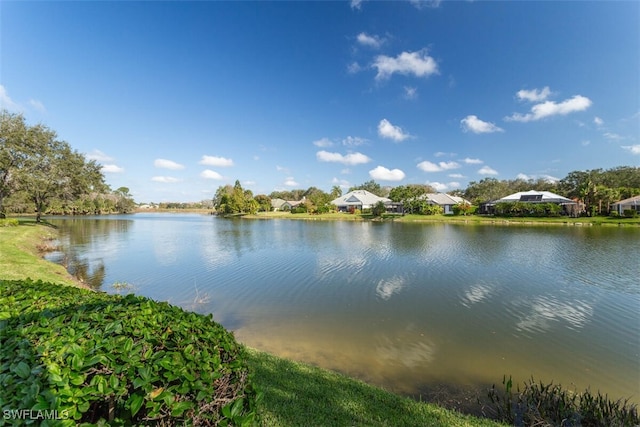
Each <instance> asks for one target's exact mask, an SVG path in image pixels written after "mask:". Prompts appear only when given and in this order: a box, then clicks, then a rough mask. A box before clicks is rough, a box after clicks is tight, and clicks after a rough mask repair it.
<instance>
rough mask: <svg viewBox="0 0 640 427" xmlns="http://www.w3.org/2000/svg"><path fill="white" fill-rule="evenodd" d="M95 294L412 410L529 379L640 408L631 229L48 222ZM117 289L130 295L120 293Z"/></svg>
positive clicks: (65, 256) (135, 219)
mask: <svg viewBox="0 0 640 427" xmlns="http://www.w3.org/2000/svg"><path fill="white" fill-rule="evenodd" d="M50 221H51V222H52V223H54V224H56V225H58V226H60V231H61V242H60V243H61V247H62V248H63V249H62V251H61V252H57V253H53V254H51V255H50V256H49V258H50V259H51V260H54V261H56V262H60V263H62V264H64V265H66V266H67V268H68V269H69V270H70V271H71V272H73V273H74V274H76V275H78V276H80V277H82V278H83V279H84V280H85V281H86V282H87V283H89V284H90V285H91V286H93V287H94V288H96V289H101V290H103V291H105V292H108V293H125V292H134V293H136V294H138V295H144V296H147V297H150V298H153V299H156V300H162V301H169V302H170V303H172V304H175V305H179V306H181V307H183V308H185V309H187V310H192V311H196V312H199V313H213V317H214V319H215V320H216V321H218V322H220V323H221V324H222V325H224V326H225V327H226V328H227V329H230V330H232V331H234V333H235V336H236V337H237V338H238V340H239V341H241V342H243V343H245V344H247V345H249V346H251V347H255V348H258V349H261V350H265V351H268V352H270V353H274V354H277V355H280V356H283V357H287V358H291V359H295V360H300V361H306V362H310V363H313V364H316V365H319V366H322V367H325V368H329V369H333V370H337V371H340V372H343V373H345V374H347V375H350V376H353V377H357V378H359V379H362V380H364V381H367V382H369V383H373V384H376V385H381V386H384V387H385V388H387V389H389V390H391V391H394V392H397V393H400V394H405V395H411V396H414V397H419V396H422V397H424V398H427V399H432V400H442V401H445V400H451V401H455V400H457V401H458V403H459V404H460V406H464V402H461V401H462V400H465V399H470V398H469V396H470V395H472V391H477V390H479V389H483V388H486V387H490V386H491V384H492V383H496V384H499V383H500V382H501V381H502V378H503V375H505V374H506V375H507V376H509V375H512V376H513V378H514V380H516V381H518V382H522V381H525V380H527V379H529V378H531V376H533V377H534V378H535V379H536V380H543V381H554V383H560V384H562V385H563V386H565V387H568V388H573V387H576V388H577V389H578V390H584V389H585V388H587V387H590V388H591V390H592V391H596V390H600V391H602V392H604V393H608V394H609V396H610V397H612V398H615V399H618V398H630V400H631V401H633V402H636V403H637V402H640V227H601V226H584V227H579V226H541V225H536V226H523V225H513V224H512V225H485V224H483V225H462V224H446V223H431V224H429V223H424V224H402V223H393V222H383V223H380V222H351V221H296V220H287V219H270V220H246V219H245V220H243V219H223V218H217V217H212V216H205V215H197V214H157V213H156V214H154V213H149V214H135V215H128V216H108V217H83V218H78V217H75V218H50ZM114 283H126V284H127V285H128V286H130V287H131V289H130V290H128V291H127V290H123V289H121V288H118V287H114V286H113V284H114Z"/></svg>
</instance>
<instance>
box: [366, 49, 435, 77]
mask: <svg viewBox="0 0 640 427" xmlns="http://www.w3.org/2000/svg"><path fill="white" fill-rule="evenodd" d="M373 67H374V68H376V69H377V70H378V73H377V74H376V80H386V79H388V78H390V77H391V76H392V75H393V74H394V73H399V74H404V75H410V74H412V75H414V76H416V77H429V76H430V75H432V74H437V73H438V63H437V62H436V60H435V59H433V58H432V57H430V56H429V55H428V51H427V49H422V50H419V51H417V52H402V53H401V54H400V55H398V56H396V57H395V58H392V57H390V56H386V55H379V56H378V57H376V59H375V60H374V62H373Z"/></svg>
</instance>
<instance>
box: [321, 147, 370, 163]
mask: <svg viewBox="0 0 640 427" xmlns="http://www.w3.org/2000/svg"><path fill="white" fill-rule="evenodd" d="M316 158H317V159H318V160H320V161H321V162H336V163H342V164H345V165H360V164H364V163H369V162H370V161H371V159H370V158H369V157H368V156H366V155H364V154H362V153H349V154H346V155H342V154H340V153H331V152H329V151H324V150H322V151H318V152H317V153H316Z"/></svg>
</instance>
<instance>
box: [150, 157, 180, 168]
mask: <svg viewBox="0 0 640 427" xmlns="http://www.w3.org/2000/svg"><path fill="white" fill-rule="evenodd" d="M153 166H155V167H157V168H162V169H171V170H180V169H184V165H181V164H180V163H176V162H174V161H173V160H167V159H155V160H154V161H153Z"/></svg>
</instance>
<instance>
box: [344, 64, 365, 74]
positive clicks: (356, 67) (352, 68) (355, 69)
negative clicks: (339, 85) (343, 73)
mask: <svg viewBox="0 0 640 427" xmlns="http://www.w3.org/2000/svg"><path fill="white" fill-rule="evenodd" d="M360 71H362V66H361V65H360V64H358V63H357V62H352V63H351V64H349V65H347V72H348V73H349V74H356V73H359V72H360Z"/></svg>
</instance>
